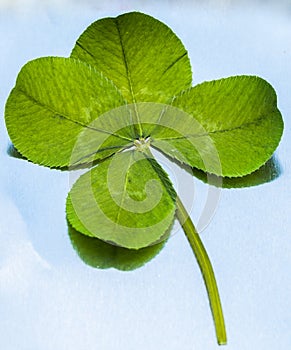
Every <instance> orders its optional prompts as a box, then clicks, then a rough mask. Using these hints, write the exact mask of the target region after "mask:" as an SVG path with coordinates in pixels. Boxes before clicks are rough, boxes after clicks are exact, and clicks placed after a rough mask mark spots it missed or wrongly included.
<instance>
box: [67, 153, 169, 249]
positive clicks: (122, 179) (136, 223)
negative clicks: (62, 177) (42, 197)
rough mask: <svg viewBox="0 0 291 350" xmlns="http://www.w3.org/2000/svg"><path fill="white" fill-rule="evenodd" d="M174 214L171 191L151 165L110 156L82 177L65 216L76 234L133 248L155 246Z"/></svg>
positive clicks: (144, 159) (138, 156)
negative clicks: (75, 230)
mask: <svg viewBox="0 0 291 350" xmlns="http://www.w3.org/2000/svg"><path fill="white" fill-rule="evenodd" d="M174 214H175V191H174V190H173V188H172V185H171V183H170V181H169V179H168V177H167V175H166V174H165V172H164V171H163V170H162V168H161V167H160V166H159V165H158V164H157V163H156V161H155V160H153V159H152V158H149V157H148V156H146V155H144V154H143V153H141V152H139V151H127V152H124V153H121V154H116V155H115V156H114V157H112V158H110V159H108V160H106V161H104V162H102V163H101V164H99V165H98V166H97V167H96V168H93V169H92V170H91V171H89V172H87V173H86V174H84V175H82V176H81V177H80V178H79V179H78V180H77V182H76V183H75V185H74V186H73V188H72V190H71V191H70V193H69V196H68V200H67V217H68V220H69V222H70V223H71V225H72V226H73V227H74V228H76V229H77V230H78V231H79V232H81V233H84V234H87V235H90V236H95V237H97V238H99V239H102V240H104V241H109V242H113V243H115V244H117V245H120V246H123V247H126V248H134V249H139V248H142V247H146V246H149V245H150V244H153V243H155V242H157V241H158V240H159V239H160V238H161V237H162V236H163V235H164V234H165V232H166V231H167V229H168V228H169V227H170V225H171V223H172V222H173V219H174Z"/></svg>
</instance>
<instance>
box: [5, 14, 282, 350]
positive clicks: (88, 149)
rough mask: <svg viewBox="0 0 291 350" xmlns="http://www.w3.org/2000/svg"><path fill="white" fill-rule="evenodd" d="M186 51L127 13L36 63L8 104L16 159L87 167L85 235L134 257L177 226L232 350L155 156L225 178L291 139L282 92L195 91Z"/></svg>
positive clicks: (82, 200) (189, 229) (252, 81)
mask: <svg viewBox="0 0 291 350" xmlns="http://www.w3.org/2000/svg"><path fill="white" fill-rule="evenodd" d="M191 84H192V73H191V66H190V61H189V58H188V54H187V51H186V49H185V48H184V46H183V44H182V43H181V41H180V40H179V39H178V38H177V36H176V35H175V34H174V33H173V32H172V31H171V29H169V28H168V27H167V26H166V25H165V24H163V23H161V22H159V21H158V20H156V19H154V18H152V17H150V16H148V15H145V14H142V13H136V12H134V13H127V14H123V15H121V16H118V17H117V18H105V19H101V20H98V21H96V22H95V23H93V24H92V25H91V26H89V28H87V29H86V30H85V32H84V33H83V34H82V35H81V36H80V38H79V39H78V40H77V42H76V45H75V47H74V48H73V51H72V53H71V56H70V58H60V57H45V58H39V59H36V60H33V61H31V62H28V63H27V64H26V65H25V66H24V67H23V68H22V70H21V72H20V73H19V75H18V78H17V82H16V85H15V87H14V89H13V90H12V92H11V94H10V96H9V98H8V100H7V104H6V111H5V119H6V125H7V129H8V132H9V135H10V138H11V140H12V142H13V144H14V145H15V147H16V149H17V150H18V151H19V152H20V153H21V154H22V155H23V156H24V157H26V158H27V159H29V160H30V161H32V162H34V163H37V164H41V165H45V166H49V167H57V168H63V167H67V168H68V169H75V168H79V167H80V166H82V167H87V168H91V170H88V171H86V172H85V174H83V175H82V176H80V178H79V179H78V180H77V181H76V183H75V184H74V185H73V187H72V189H71V191H70V193H69V195H68V198H67V218H68V220H69V222H70V224H71V225H72V226H73V227H74V228H75V229H76V230H77V231H79V232H81V233H83V234H85V235H88V236H92V237H97V238H99V239H101V240H104V241H106V242H109V243H111V244H116V245H118V246H122V247H125V248H129V249H140V248H144V247H148V246H150V245H153V244H156V243H157V242H160V241H161V240H163V239H165V238H166V237H167V235H168V233H169V230H170V228H171V226H172V223H173V220H174V218H175V217H177V218H178V220H179V221H180V223H181V225H182V227H183V229H184V231H185V233H186V235H187V237H188V239H189V242H190V244H191V247H192V249H193V251H194V254H195V256H196V259H197V261H198V264H199V266H200V268H201V270H202V274H203V277H204V280H205V284H206V287H207V291H208V295H209V299H210V304H211V309H212V313H213V317H214V322H215V326H216V332H217V339H218V342H219V343H220V344H223V343H225V342H226V333H225V327H224V320H223V315H222V310H221V305H220V300H219V295H218V290H217V286H216V282H215V278H214V273H213V270H212V267H211V264H210V261H209V258H208V256H207V253H206V251H205V249H204V247H203V245H202V242H201V240H200V238H199V236H198V234H197V232H196V230H195V227H194V225H193V223H192V222H191V220H190V218H189V216H188V214H187V212H186V210H185V208H184V206H183V204H182V203H181V201H180V199H179V197H178V195H177V193H176V191H175V189H174V188H173V185H172V184H171V181H170V179H169V177H168V175H167V174H166V172H165V171H164V170H163V168H162V167H161V166H160V165H159V164H158V162H157V161H156V160H155V158H154V157H153V155H152V153H151V148H154V149H158V150H159V151H161V152H162V153H164V154H165V155H167V156H168V157H169V158H171V159H174V160H177V161H178V162H181V163H184V164H187V165H189V166H191V167H194V168H197V169H200V170H202V171H203V172H205V173H211V174H215V175H217V176H222V177H225V176H226V177H239V176H244V175H246V174H250V173H252V172H254V171H255V170H257V169H258V168H259V167H261V166H262V165H263V164H264V163H265V162H266V161H267V160H268V159H269V158H270V157H271V156H272V154H273V152H274V150H275V149H276V147H277V145H278V143H279V141H280V138H281V135H282V131H283V121H282V117H281V114H280V112H279V110H278V109H277V101H276V94H275V91H274V89H273V88H272V87H271V85H270V84H268V83H267V82H266V81H265V80H263V79H261V78H259V77H256V76H235V77H230V78H226V79H220V80H216V81H211V82H205V83H202V84H199V85H197V86H194V87H192V86H191Z"/></svg>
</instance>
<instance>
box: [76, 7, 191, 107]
mask: <svg viewBox="0 0 291 350" xmlns="http://www.w3.org/2000/svg"><path fill="white" fill-rule="evenodd" d="M71 57H74V58H78V59H80V60H82V61H84V62H87V63H88V64H90V65H92V66H94V67H96V69H98V70H100V71H102V72H103V74H104V75H105V76H106V77H108V78H109V79H111V80H112V81H113V82H114V84H115V85H116V86H117V87H118V88H119V89H120V91H121V92H122V95H123V96H124V98H125V99H126V100H127V102H128V103H133V102H142V101H151V102H163V103H167V102H170V100H171V99H172V96H174V95H176V94H178V93H179V92H180V91H182V90H184V89H186V88H188V87H190V85H191V82H192V73H191V66H190V61H189V58H188V55H187V51H186V49H185V48H184V46H183V44H182V42H181V41H180V39H179V38H178V37H177V36H176V35H175V34H174V33H173V31H172V30H171V29H170V28H169V27H167V26H166V25H165V24H164V23H161V22H160V21H158V20H157V19H155V18H153V17H151V16H148V15H145V14H143V13H138V12H132V13H126V14H123V15H121V16H118V17H116V18H104V19H101V20H98V21H96V22H94V23H93V24H91V25H90V26H89V27H88V28H87V29H86V30H85V32H84V33H83V34H82V35H81V36H80V38H79V39H78V40H77V43H76V46H75V47H74V49H73V51H72V54H71Z"/></svg>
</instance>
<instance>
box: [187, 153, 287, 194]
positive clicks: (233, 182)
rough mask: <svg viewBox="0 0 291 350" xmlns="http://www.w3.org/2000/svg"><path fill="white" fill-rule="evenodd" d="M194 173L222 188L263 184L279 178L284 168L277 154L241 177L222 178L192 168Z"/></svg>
mask: <svg viewBox="0 0 291 350" xmlns="http://www.w3.org/2000/svg"><path fill="white" fill-rule="evenodd" d="M192 174H193V175H194V176H195V177H197V178H198V179H200V180H202V181H203V182H205V183H208V184H209V185H213V186H219V187H222V188H243V187H252V186H258V185H262V184H264V183H268V182H271V181H273V180H275V179H277V178H278V177H279V176H280V175H281V174H282V168H281V165H280V163H279V161H278V160H277V159H276V157H275V156H273V157H272V158H270V159H269V160H268V161H267V162H266V163H265V164H264V165H262V166H261V167H260V168H259V169H258V170H256V171H254V172H253V173H251V174H249V175H245V176H241V177H233V178H230V177H223V178H220V177H218V176H216V175H213V174H210V175H209V174H208V175H207V174H206V173H205V172H203V171H201V170H198V169H192Z"/></svg>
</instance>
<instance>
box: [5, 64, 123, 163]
mask: <svg viewBox="0 0 291 350" xmlns="http://www.w3.org/2000/svg"><path fill="white" fill-rule="evenodd" d="M123 104H124V99H123V98H122V97H121V95H120V93H119V92H118V90H117V89H116V87H115V86H114V85H113V84H112V82H110V81H108V80H107V79H106V78H104V77H103V76H102V75H101V74H100V73H98V72H97V71H95V69H92V68H90V67H89V66H88V65H86V64H84V63H83V62H80V61H76V60H74V59H69V58H57V57H46V58H40V59H37V60H34V61H31V62H29V63H27V64H26V65H25V66H24V67H23V68H22V70H21V72H20V73H19V75H18V78H17V81H16V85H15V88H14V89H13V90H12V92H11V94H10V96H9V98H8V100H7V103H6V109H5V120H6V126H7V130H8V133H9V136H10V138H11V141H12V142H13V144H14V146H15V147H16V148H17V150H18V151H19V152H20V153H21V154H22V155H23V156H25V157H26V158H28V159H29V160H31V161H33V162H35V163H38V164H43V165H47V166H51V167H62V166H68V165H69V164H70V160H71V156H72V152H73V149H74V147H75V144H76V142H77V140H78V137H79V135H80V133H81V132H82V131H84V129H90V130H91V131H93V132H95V133H97V132H99V133H100V132H101V133H102V131H100V130H94V129H93V128H91V126H90V124H91V123H92V122H93V121H94V120H95V119H96V118H98V117H99V116H100V115H102V114H104V113H105V112H106V111H108V110H111V109H114V108H116V107H118V106H120V105H123ZM113 144H114V145H119V144H120V140H118V139H115V140H114V141H113ZM105 153H106V156H108V155H110V154H112V151H111V150H109V151H108V152H105ZM84 155H85V154H83V156H84Z"/></svg>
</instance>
